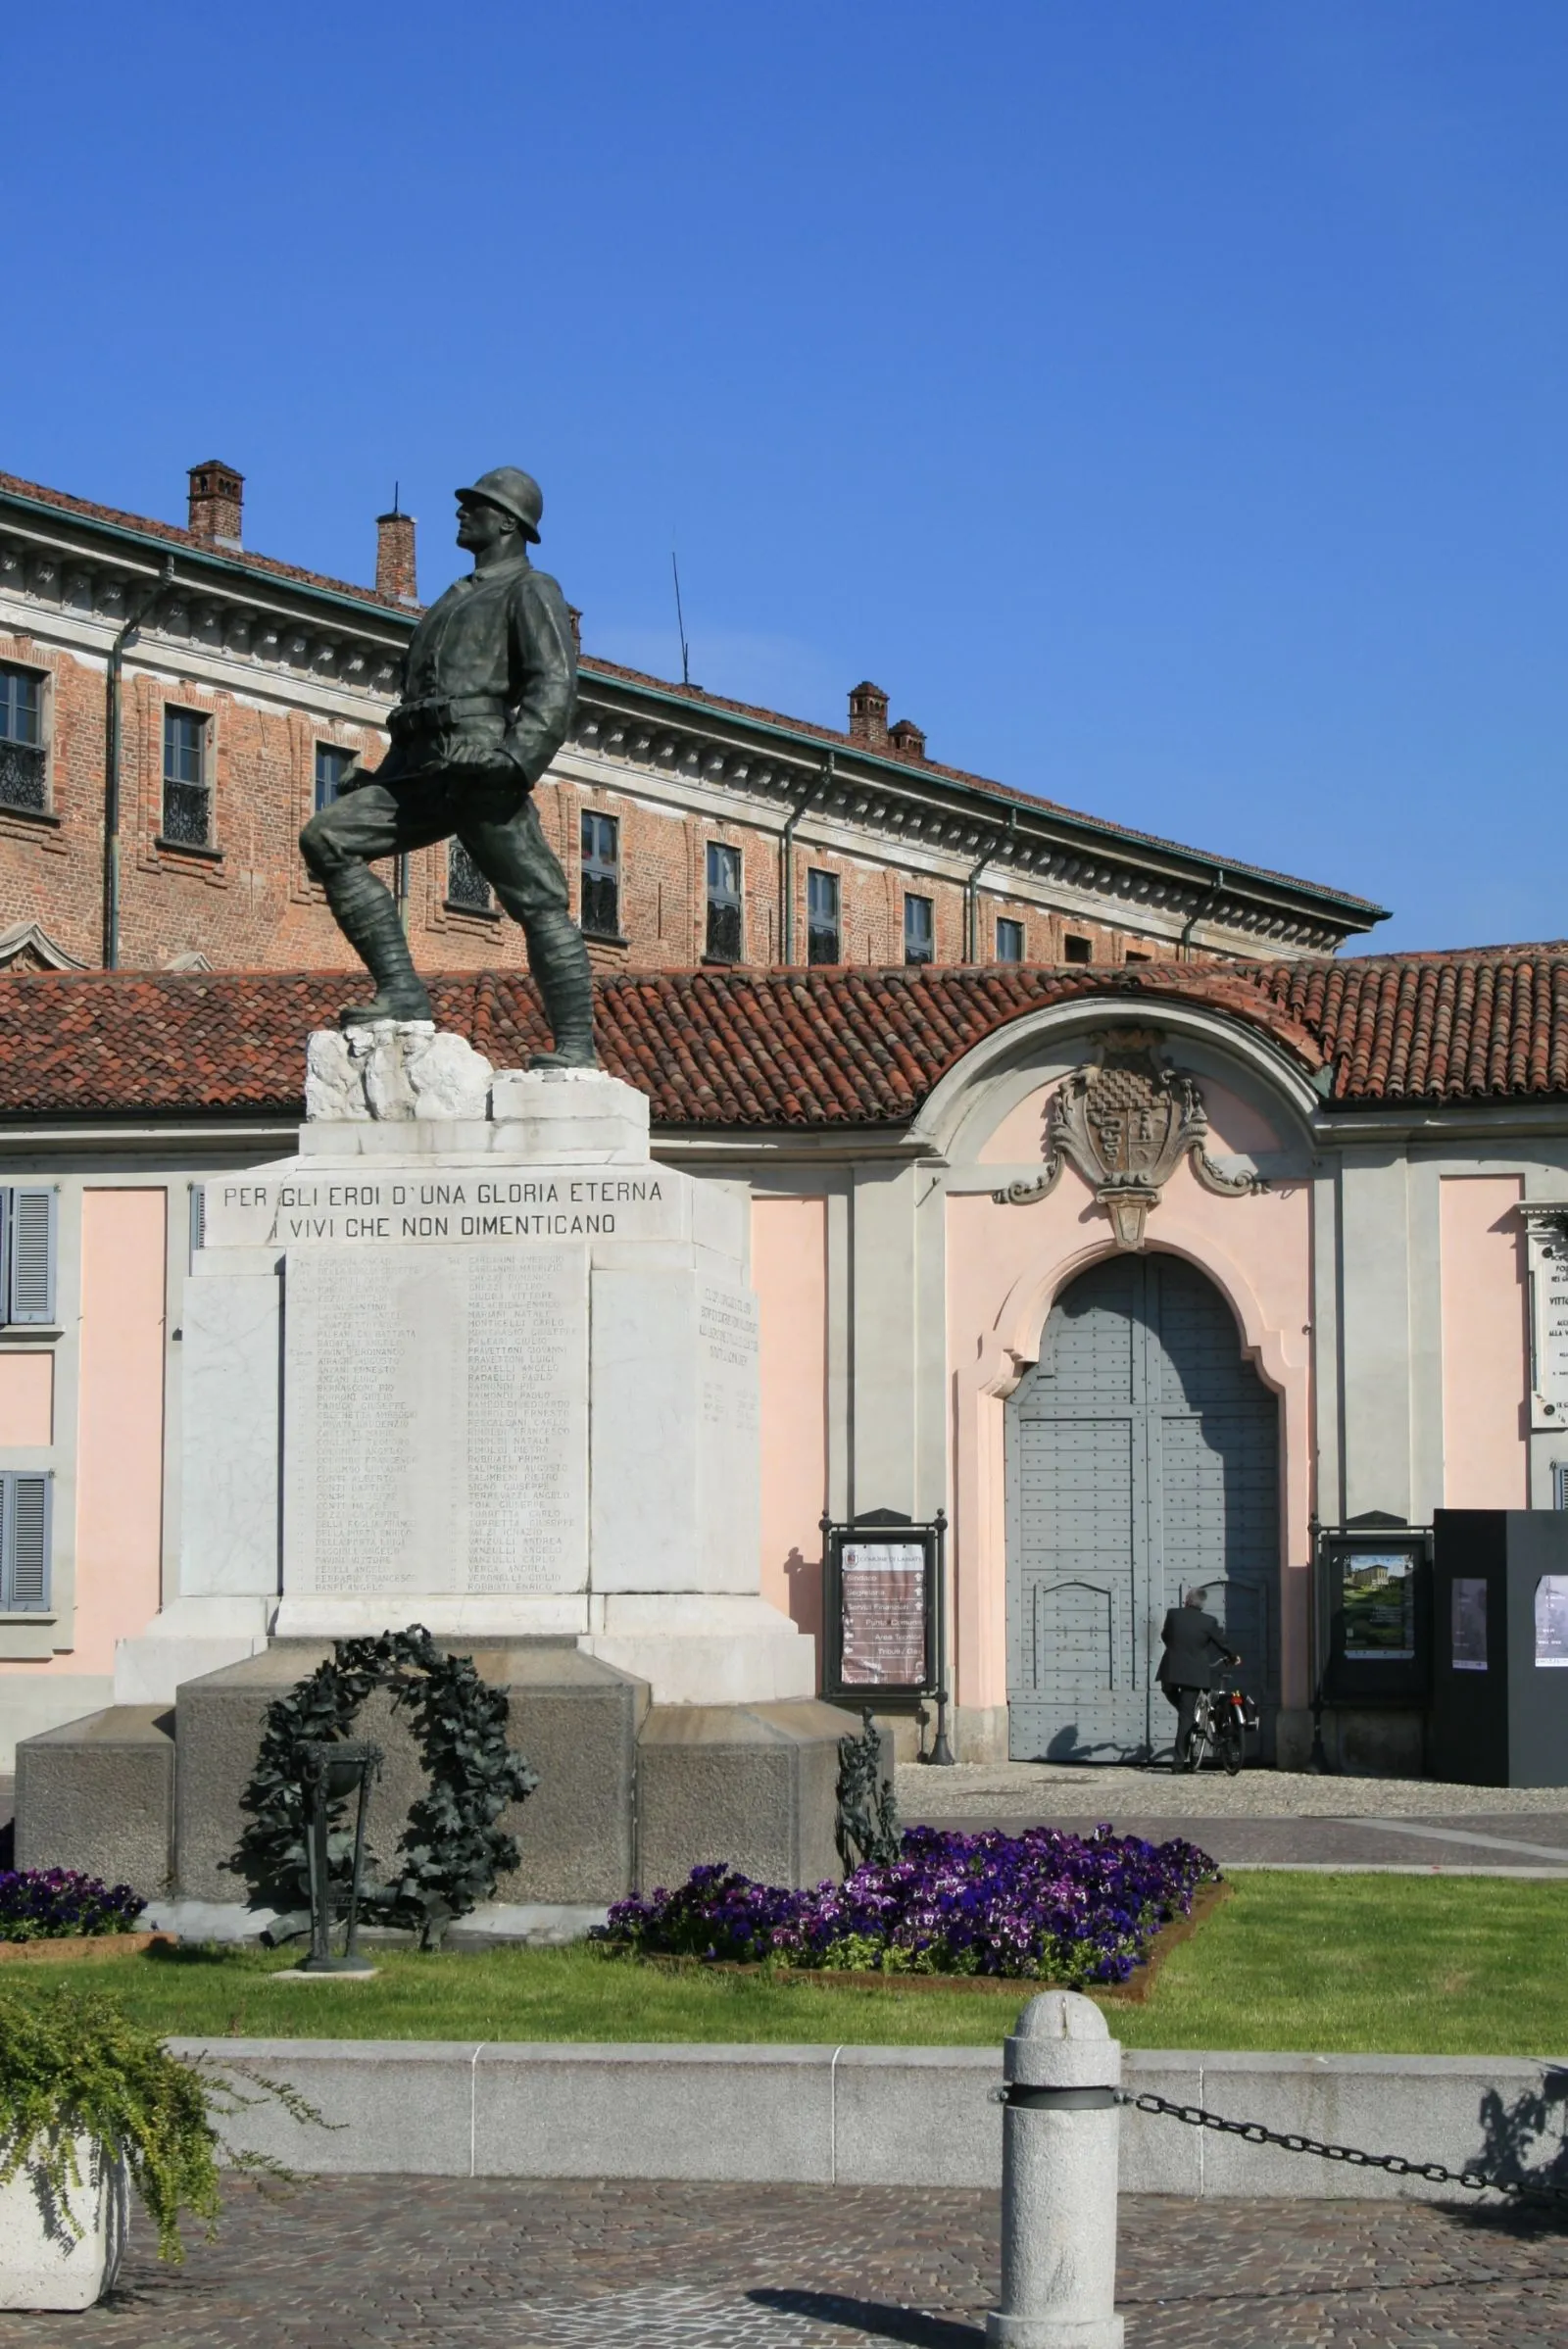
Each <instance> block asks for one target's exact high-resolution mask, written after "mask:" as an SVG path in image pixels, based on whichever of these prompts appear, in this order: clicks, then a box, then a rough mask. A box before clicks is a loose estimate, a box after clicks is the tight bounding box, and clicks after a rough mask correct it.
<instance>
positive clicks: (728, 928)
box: [707, 840, 744, 962]
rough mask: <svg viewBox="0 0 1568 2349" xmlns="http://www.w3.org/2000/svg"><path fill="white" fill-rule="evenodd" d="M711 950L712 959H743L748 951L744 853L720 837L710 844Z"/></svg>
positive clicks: (709, 943)
mask: <svg viewBox="0 0 1568 2349" xmlns="http://www.w3.org/2000/svg"><path fill="white" fill-rule="evenodd" d="M707 951H708V957H709V960H710V961H711V962H739V961H741V960H742V959H743V954H744V941H743V936H742V922H741V853H740V850H739V849H731V848H726V847H725V846H724V844H723V842H722V841H719V840H711V841H710V842H709V844H708V950H707Z"/></svg>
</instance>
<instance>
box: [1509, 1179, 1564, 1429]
mask: <svg viewBox="0 0 1568 2349" xmlns="http://www.w3.org/2000/svg"><path fill="white" fill-rule="evenodd" d="M1519 1212H1520V1214H1521V1215H1522V1216H1523V1217H1524V1219H1525V1231H1526V1234H1527V1235H1528V1240H1529V1248H1528V1251H1527V1252H1528V1255H1529V1260H1530V1424H1531V1426H1532V1427H1533V1428H1564V1429H1568V1205H1558V1206H1548V1205H1545V1204H1541V1203H1538V1202H1537V1201H1535V1200H1533V1199H1532V1200H1528V1201H1527V1202H1526V1203H1525V1205H1524V1206H1522V1207H1521V1208H1520V1210H1519Z"/></svg>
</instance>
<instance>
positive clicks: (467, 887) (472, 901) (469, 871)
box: [447, 840, 495, 913]
mask: <svg viewBox="0 0 1568 2349" xmlns="http://www.w3.org/2000/svg"><path fill="white" fill-rule="evenodd" d="M447 904H448V905H456V906H458V907H459V908H460V909H461V910H462V911H463V912H465V913H490V912H493V911H494V909H495V899H494V897H493V896H492V895H491V891H490V884H489V882H488V881H487V880H486V879H485V877H484V875H483V873H482V872H481V871H480V870H479V867H478V866H477V865H476V864H475V863H474V861H473V858H472V857H471V856H469V854H468V852H467V850H466V848H465V847H464V845H463V843H462V841H461V840H449V841H448V842H447Z"/></svg>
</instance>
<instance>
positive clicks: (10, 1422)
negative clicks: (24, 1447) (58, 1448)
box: [0, 1353, 55, 1444]
mask: <svg viewBox="0 0 1568 2349" xmlns="http://www.w3.org/2000/svg"><path fill="white" fill-rule="evenodd" d="M54 1421H55V1364H54V1356H53V1355H52V1354H45V1353H37V1354H0V1444H52V1443H53V1442H54Z"/></svg>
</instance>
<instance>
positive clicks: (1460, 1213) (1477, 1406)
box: [1439, 1175, 1530, 1509]
mask: <svg viewBox="0 0 1568 2349" xmlns="http://www.w3.org/2000/svg"><path fill="white" fill-rule="evenodd" d="M1523 1193H1524V1185H1523V1183H1522V1182H1521V1180H1520V1178H1519V1177H1518V1176H1517V1175H1454V1176H1445V1177H1444V1179H1443V1182H1442V1184H1441V1185H1440V1187H1439V1221H1440V1232H1441V1240H1440V1246H1441V1248H1442V1264H1443V1272H1442V1281H1443V1497H1444V1501H1445V1503H1446V1506H1447V1507H1448V1508H1450V1509H1524V1508H1528V1507H1529V1505H1530V1435H1529V1430H1530V1334H1529V1292H1528V1286H1527V1275H1526V1267H1525V1236H1524V1230H1523V1227H1522V1224H1521V1222H1520V1218H1519V1217H1518V1216H1517V1215H1516V1214H1515V1213H1514V1212H1513V1210H1514V1208H1515V1207H1516V1206H1517V1205H1518V1203H1519V1200H1520V1199H1521V1198H1522V1196H1523Z"/></svg>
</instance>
